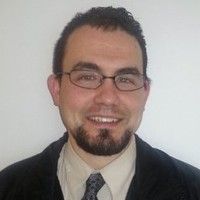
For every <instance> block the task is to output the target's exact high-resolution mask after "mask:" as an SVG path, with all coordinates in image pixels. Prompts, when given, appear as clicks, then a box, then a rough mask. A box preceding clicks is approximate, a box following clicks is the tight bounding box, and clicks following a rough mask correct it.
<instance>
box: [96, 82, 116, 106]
mask: <svg viewBox="0 0 200 200" xmlns="http://www.w3.org/2000/svg"><path fill="white" fill-rule="evenodd" d="M94 101H95V103H98V104H102V105H117V104H118V101H119V90H118V89H117V88H116V86H115V84H114V82H113V80H112V79H104V82H103V83H102V85H101V86H100V87H99V88H97V89H96V95H95V98H94Z"/></svg>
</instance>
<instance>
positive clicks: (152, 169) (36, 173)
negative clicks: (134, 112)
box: [0, 134, 200, 200]
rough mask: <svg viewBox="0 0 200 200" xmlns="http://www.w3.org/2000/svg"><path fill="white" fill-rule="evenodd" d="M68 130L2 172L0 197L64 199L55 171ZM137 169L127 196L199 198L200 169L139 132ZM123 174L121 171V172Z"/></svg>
mask: <svg viewBox="0 0 200 200" xmlns="http://www.w3.org/2000/svg"><path fill="white" fill-rule="evenodd" d="M66 141H67V134H65V136H63V137H62V138H61V139H59V140H58V141H56V142H54V143H52V144H51V145H50V146H48V147H47V148H46V149H45V150H44V151H43V152H42V153H40V154H38V155H36V156H33V157H31V158H28V159H26V160H23V161H20V162H18V163H16V164H14V165H11V166H9V167H7V168H6V169H4V170H3V171H2V172H1V173H0V200H24V199H26V200H63V195H62V192H61V188H60V185H59V181H58V178H57V175H56V172H57V161H58V158H59V153H60V151H61V149H62V146H63V144H64V143H65V142H66ZM136 149H137V158H136V171H135V176H134V178H133V180H132V182H131V184H130V187H129V191H128V193H127V198H126V200H200V171H199V170H198V169H197V168H194V167H192V166H190V165H188V164H186V163H183V162H181V161H178V160H176V159H174V158H172V157H170V156H169V155H167V154H165V153H164V152H162V151H160V150H157V149H154V148H152V147H151V146H150V145H148V144H147V143H145V142H144V141H142V140H141V139H140V138H139V137H138V136H136ZM119 176H120V175H119Z"/></svg>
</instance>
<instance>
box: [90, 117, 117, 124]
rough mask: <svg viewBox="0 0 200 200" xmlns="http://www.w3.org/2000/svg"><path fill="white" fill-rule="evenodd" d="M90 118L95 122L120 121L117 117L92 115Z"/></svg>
mask: <svg viewBox="0 0 200 200" xmlns="http://www.w3.org/2000/svg"><path fill="white" fill-rule="evenodd" d="M90 119H91V120H93V121H95V122H103V123H112V122H117V121H118V119H116V118H107V117H91V118H90Z"/></svg>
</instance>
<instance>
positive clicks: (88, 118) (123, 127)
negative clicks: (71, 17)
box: [48, 25, 149, 155]
mask: <svg viewBox="0 0 200 200" xmlns="http://www.w3.org/2000/svg"><path fill="white" fill-rule="evenodd" d="M130 68H131V69H133V71H138V72H139V73H141V74H142V73H143V61H142V52H141V48H140V46H139V44H138V42H137V40H136V39H135V38H134V37H133V36H131V35H129V34H127V33H126V32H125V31H122V30H120V29H117V30H114V31H109V30H108V31H103V30H102V29H101V28H99V29H97V28H92V27H90V26H86V25H85V26H82V27H80V28H78V29H77V30H75V31H74V32H73V33H72V34H71V36H70V37H69V39H68V41H67V47H66V49H65V54H64V60H63V71H65V72H70V71H71V70H73V69H87V70H92V71H95V72H98V73H101V74H103V75H105V76H114V75H116V73H118V72H119V71H120V72H122V73H123V71H124V72H125V71H127V70H130ZM48 82H49V89H50V92H51V94H52V97H53V100H54V104H55V105H57V106H58V107H59V110H60V114H61V118H62V120H63V123H64V125H65V127H66V128H67V130H68V132H69V140H70V142H71V144H72V146H77V147H79V148H81V149H83V150H85V151H87V152H89V153H92V154H96V155H112V154H116V153H119V152H120V151H122V150H123V149H124V148H125V147H126V145H127V144H128V143H129V140H130V136H131V134H132V133H134V132H136V130H137V129H138V127H139V124H140V121H141V118H142V114H143V111H144V106H145V103H146V100H147V96H148V93H149V85H148V83H147V87H143V88H141V89H139V90H136V91H128V92H127V91H120V90H118V89H117V88H116V86H115V85H114V83H113V80H112V79H105V80H104V83H103V84H102V85H101V86H100V87H98V88H97V89H86V88H81V87H78V86H76V85H74V84H73V83H71V81H70V79H69V76H68V75H63V76H62V79H61V82H60V83H59V81H58V80H57V79H56V78H55V77H54V76H50V77H49V80H48Z"/></svg>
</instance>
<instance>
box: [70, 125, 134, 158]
mask: <svg viewBox="0 0 200 200" xmlns="http://www.w3.org/2000/svg"><path fill="white" fill-rule="evenodd" d="M111 131H112V130H110V129H99V132H98V135H97V136H96V137H95V138H94V139H93V140H92V139H91V138H90V136H89V135H88V134H87V131H86V130H85V129H84V128H83V126H80V127H78V128H77V129H76V131H75V132H74V133H75V134H72V135H73V137H74V139H75V140H76V143H77V145H78V146H79V147H80V148H82V149H83V150H85V151H86V152H88V153H91V154H93V155H99V156H110V155H114V154H118V153H120V152H121V151H123V149H125V148H126V146H127V145H128V143H129V141H130V139H131V136H132V131H130V130H126V131H125V132H124V134H123V136H122V137H121V138H120V139H118V140H116V139H114V138H113V136H112V134H111Z"/></svg>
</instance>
